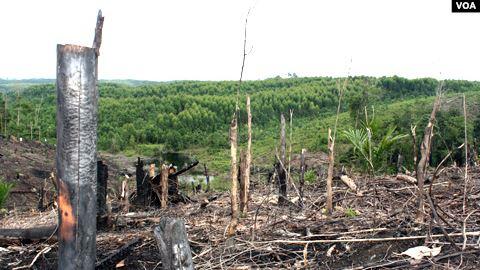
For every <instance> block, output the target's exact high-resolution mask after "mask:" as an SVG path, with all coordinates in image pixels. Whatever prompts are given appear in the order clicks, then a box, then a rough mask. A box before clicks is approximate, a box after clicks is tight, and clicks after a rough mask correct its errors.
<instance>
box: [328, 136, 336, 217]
mask: <svg viewBox="0 0 480 270" xmlns="http://www.w3.org/2000/svg"><path fill="white" fill-rule="evenodd" d="M334 145H335V141H334V140H333V138H332V130H331V129H330V128H329V129H328V171H327V213H328V214H331V213H332V212H333V190H332V184H333V183H332V182H333V165H334V162H335V160H334V156H333V149H334Z"/></svg>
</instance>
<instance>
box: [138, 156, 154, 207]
mask: <svg viewBox="0 0 480 270" xmlns="http://www.w3.org/2000/svg"><path fill="white" fill-rule="evenodd" d="M144 166H145V163H144V162H143V160H142V159H141V158H140V157H138V158H137V164H135V178H136V183H137V202H142V203H143V205H144V206H146V205H147V202H150V199H149V198H147V197H148V196H147V191H148V190H149V188H148V186H149V182H148V181H146V174H145V171H144V170H143V167H144Z"/></svg>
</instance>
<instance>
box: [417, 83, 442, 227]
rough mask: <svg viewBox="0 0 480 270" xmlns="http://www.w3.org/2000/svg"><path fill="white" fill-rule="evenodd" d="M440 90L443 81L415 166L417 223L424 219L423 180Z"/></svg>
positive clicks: (438, 90) (438, 105)
mask: <svg viewBox="0 0 480 270" xmlns="http://www.w3.org/2000/svg"><path fill="white" fill-rule="evenodd" d="M442 88H443V81H442V82H441V83H440V84H439V86H438V89H437V96H436V97H435V102H434V103H433V109H432V113H431V114H430V118H429V120H428V124H427V126H426V127H425V132H424V136H423V141H422V144H421V145H420V155H421V156H420V160H419V161H418V166H417V181H418V191H417V200H418V213H417V217H416V220H417V221H418V222H423V221H424V218H425V213H424V202H425V200H424V191H423V185H424V183H425V178H426V174H427V167H428V163H429V159H430V152H431V147H432V138H433V127H434V124H435V117H436V114H437V111H438V110H439V108H440V101H441V97H442Z"/></svg>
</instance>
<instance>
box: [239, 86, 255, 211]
mask: <svg viewBox="0 0 480 270" xmlns="http://www.w3.org/2000/svg"><path fill="white" fill-rule="evenodd" d="M247 128H248V142H247V151H246V153H245V157H244V160H245V163H244V165H243V166H241V167H243V168H242V170H241V175H242V176H241V181H240V186H241V193H240V212H241V213H242V214H246V213H247V211H248V200H249V198H250V166H251V162H252V113H251V111H250V96H249V95H247ZM242 161H243V160H242ZM242 163H243V162H242Z"/></svg>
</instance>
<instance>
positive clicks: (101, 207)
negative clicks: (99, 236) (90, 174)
mask: <svg viewBox="0 0 480 270" xmlns="http://www.w3.org/2000/svg"><path fill="white" fill-rule="evenodd" d="M107 179H108V166H107V165H105V164H103V161H101V160H99V161H97V227H103V226H104V225H106V221H107V215H108V211H107Z"/></svg>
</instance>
